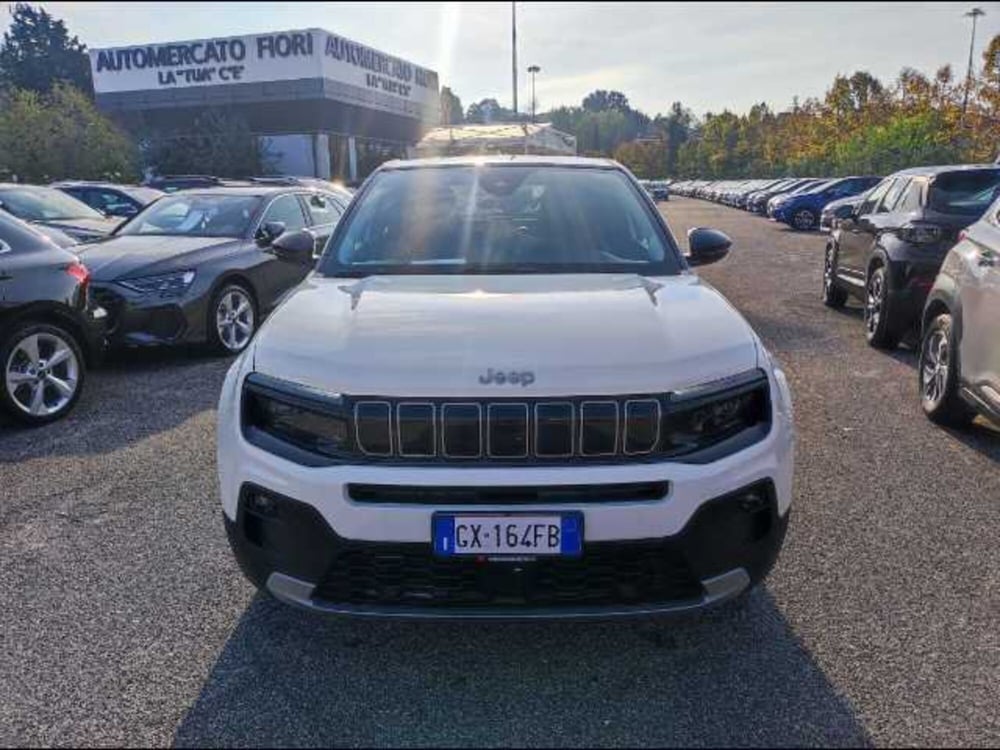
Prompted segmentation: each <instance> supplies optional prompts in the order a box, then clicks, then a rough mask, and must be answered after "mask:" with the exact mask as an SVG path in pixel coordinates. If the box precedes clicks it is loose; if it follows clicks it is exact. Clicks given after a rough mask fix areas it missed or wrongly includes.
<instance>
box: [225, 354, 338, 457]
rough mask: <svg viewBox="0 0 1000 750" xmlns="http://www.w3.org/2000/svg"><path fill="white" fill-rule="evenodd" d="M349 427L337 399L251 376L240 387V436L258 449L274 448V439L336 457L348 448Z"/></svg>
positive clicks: (299, 387) (263, 377)
mask: <svg viewBox="0 0 1000 750" xmlns="http://www.w3.org/2000/svg"><path fill="white" fill-rule="evenodd" d="M349 423H350V422H349V418H348V414H347V412H346V411H345V408H344V404H343V401H342V400H341V399H340V398H339V397H336V396H328V395H325V394H320V393H317V392H314V391H312V390H311V389H308V388H305V387H302V386H298V385H295V384H292V383H283V382H281V381H276V380H274V379H273V378H268V377H266V376H263V375H258V374H254V373H251V374H250V375H249V376H248V377H247V379H246V382H245V384H244V386H243V432H244V435H245V436H246V437H247V439H248V440H249V441H250V442H251V443H254V444H255V445H258V446H259V447H262V448H265V449H267V448H270V447H273V444H271V442H270V441H271V440H274V439H276V440H279V441H281V442H282V443H285V444H286V445H291V446H294V447H295V448H299V449H301V450H304V451H307V452H309V453H318V454H320V455H323V456H330V457H336V456H338V455H340V454H341V453H342V452H343V450H344V448H345V446H346V444H347V440H348V425H349ZM272 452H273V451H272Z"/></svg>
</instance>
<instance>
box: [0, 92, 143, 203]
mask: <svg viewBox="0 0 1000 750" xmlns="http://www.w3.org/2000/svg"><path fill="white" fill-rule="evenodd" d="M137 156H138V154H137V151H136V147H135V144H134V143H133V142H132V140H131V139H130V138H129V137H128V135H127V134H125V133H124V132H123V131H121V130H120V129H118V127H116V126H115V125H114V123H112V122H111V121H110V120H109V119H108V118H106V117H105V116H104V115H102V114H101V113H100V112H98V111H97V109H96V108H95V107H94V105H93V103H92V102H91V101H90V99H89V98H88V97H86V96H84V95H83V94H82V93H81V92H80V91H79V90H78V89H75V88H73V87H72V86H69V85H67V84H63V83H56V84H55V85H54V86H53V88H52V90H51V92H49V93H48V94H40V93H38V92H37V91H27V90H21V89H13V90H11V91H8V92H7V93H6V94H4V95H3V96H2V97H0V175H2V176H3V178H5V179H11V178H12V177H16V178H17V179H18V180H19V181H21V182H40V183H45V182H49V181H51V180H58V179H66V178H77V179H94V180H97V179H105V180H115V181H130V180H134V179H136V178H137V177H138V170H137Z"/></svg>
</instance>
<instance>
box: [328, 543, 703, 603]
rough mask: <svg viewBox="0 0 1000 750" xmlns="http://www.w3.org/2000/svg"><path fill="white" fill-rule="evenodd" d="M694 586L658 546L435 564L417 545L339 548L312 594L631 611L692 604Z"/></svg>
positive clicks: (346, 599)
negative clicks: (631, 607) (640, 607)
mask: <svg viewBox="0 0 1000 750" xmlns="http://www.w3.org/2000/svg"><path fill="white" fill-rule="evenodd" d="M701 593H702V587H701V584H700V583H699V582H698V580H697V579H696V578H695V577H694V575H693V574H692V573H691V571H690V570H689V569H688V567H687V566H686V565H685V563H684V562H683V561H682V560H680V559H678V558H677V557H676V555H675V554H671V553H670V552H669V551H668V550H666V549H665V548H664V547H663V546H662V545H661V544H657V543H650V542H634V543H627V542H626V543H597V544H591V545H587V547H586V549H585V550H584V554H583V556H582V557H580V558H539V559H536V560H533V561H528V562H517V563H515V562H489V561H479V560H476V559H455V558H436V557H434V556H433V555H432V554H431V552H430V550H429V549H427V547H426V546H425V545H389V544H374V543H372V544H363V545H356V546H355V545H352V546H351V547H345V548H343V549H342V550H341V551H340V552H339V553H338V555H337V557H336V558H335V560H334V562H333V564H332V565H331V567H330V570H329V572H328V573H327V575H326V577H325V578H324V580H323V581H322V582H321V583H320V584H319V586H318V587H317V588H316V591H315V592H314V596H315V597H316V598H318V599H321V600H325V601H328V602H331V603H335V604H371V605H403V606H406V605H409V606H421V607H428V606H430V607H444V608H446V607H449V606H461V607H469V606H490V605H515V606H528V607H532V606H534V607H552V606H559V605H604V606H607V605H637V604H656V603H664V602H671V601H679V600H686V599H696V598H698V597H699V596H700V595H701Z"/></svg>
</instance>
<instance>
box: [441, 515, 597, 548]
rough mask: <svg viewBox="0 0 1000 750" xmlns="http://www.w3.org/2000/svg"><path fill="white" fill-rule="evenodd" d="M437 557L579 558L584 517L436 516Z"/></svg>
mask: <svg viewBox="0 0 1000 750" xmlns="http://www.w3.org/2000/svg"><path fill="white" fill-rule="evenodd" d="M431 527H432V528H431V535H432V540H433V542H434V552H435V554H437V555H441V556H444V557H451V556H454V555H487V556H488V555H570V556H575V555H579V554H580V553H581V551H582V550H583V516H582V515H581V514H580V513H559V514H552V515H550V514H537V515H536V514H511V515H489V514H469V515H464V514H446V513H439V514H436V515H435V516H434V518H433V520H432V522H431Z"/></svg>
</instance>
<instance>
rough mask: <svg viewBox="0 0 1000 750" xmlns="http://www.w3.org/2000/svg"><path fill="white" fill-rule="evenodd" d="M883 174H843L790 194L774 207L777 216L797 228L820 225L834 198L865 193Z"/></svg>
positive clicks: (778, 219) (774, 214)
mask: <svg viewBox="0 0 1000 750" xmlns="http://www.w3.org/2000/svg"><path fill="white" fill-rule="evenodd" d="M881 179H882V178H881V177H871V176H866V177H841V178H838V179H836V180H828V181H826V182H821V183H820V184H819V185H816V186H814V187H812V188H810V189H809V190H804V191H802V192H800V193H795V194H793V195H789V196H787V197H786V198H784V199H783V200H779V201H778V202H777V204H776V205H775V207H774V213H773V214H771V216H772V218H773V219H776V220H777V221H780V222H784V223H785V224H788V225H789V226H791V227H792V228H793V229H798V230H800V231H806V230H809V229H815V228H816V227H817V226H819V218H820V214H821V213H822V212H823V207H824V206H825V205H826V204H827V203H829V202H830V201H835V200H838V199H840V198H846V197H847V196H849V195H857V194H858V193H863V192H864V191H865V190H867V189H868V188H870V187H872V186H873V185H875V184H876V183H877V182H878V181H879V180H881Z"/></svg>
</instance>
